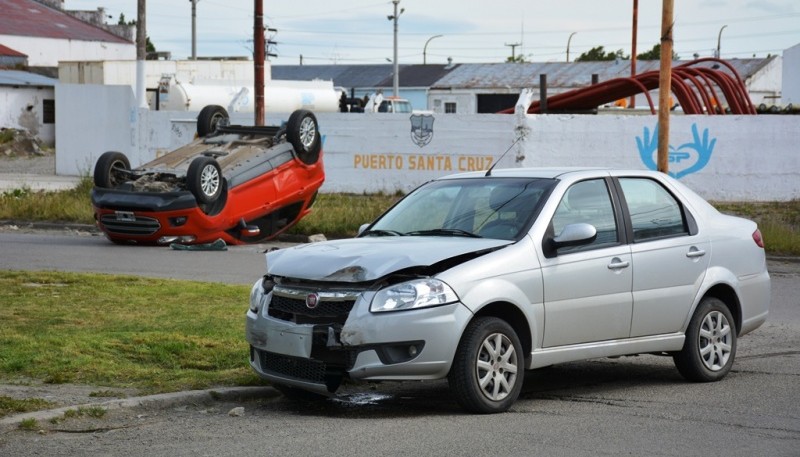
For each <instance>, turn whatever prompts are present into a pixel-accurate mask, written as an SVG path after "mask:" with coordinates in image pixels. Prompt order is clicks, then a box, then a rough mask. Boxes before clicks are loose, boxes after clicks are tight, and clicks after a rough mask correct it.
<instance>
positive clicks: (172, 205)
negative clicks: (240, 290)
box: [92, 188, 236, 244]
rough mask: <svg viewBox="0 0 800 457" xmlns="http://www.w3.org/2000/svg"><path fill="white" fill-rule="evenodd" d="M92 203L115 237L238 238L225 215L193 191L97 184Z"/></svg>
mask: <svg viewBox="0 0 800 457" xmlns="http://www.w3.org/2000/svg"><path fill="white" fill-rule="evenodd" d="M92 206H93V207H94V214H95V220H96V223H97V226H98V228H100V230H102V231H103V233H104V234H105V235H106V237H108V238H109V239H110V240H111V241H114V242H118V243H135V244H169V243H170V242H173V241H184V242H195V243H204V242H210V241H214V240H216V239H218V238H222V239H224V240H225V241H226V242H228V243H234V242H236V240H235V239H233V238H232V237H230V236H229V235H228V234H227V233H226V232H225V228H228V227H227V226H228V225H230V224H226V223H225V221H224V218H222V217H214V216H209V215H207V214H205V213H204V212H203V211H202V210H201V209H200V208H199V207H198V206H197V202H196V200H195V198H194V196H193V195H192V194H191V192H188V191H182V192H161V193H157V192H129V191H123V190H116V189H101V188H94V189H93V190H92Z"/></svg>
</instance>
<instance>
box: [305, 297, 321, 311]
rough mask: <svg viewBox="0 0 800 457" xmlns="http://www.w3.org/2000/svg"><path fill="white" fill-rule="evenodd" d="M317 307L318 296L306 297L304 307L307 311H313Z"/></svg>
mask: <svg viewBox="0 0 800 457" xmlns="http://www.w3.org/2000/svg"><path fill="white" fill-rule="evenodd" d="M317 305H319V294H308V295H306V307H307V308H308V309H314V308H316V307H317Z"/></svg>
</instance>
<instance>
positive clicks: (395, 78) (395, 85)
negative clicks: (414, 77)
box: [386, 0, 405, 97]
mask: <svg viewBox="0 0 800 457" xmlns="http://www.w3.org/2000/svg"><path fill="white" fill-rule="evenodd" d="M392 3H393V4H394V14H392V15H391V16H386V18H387V19H389V20H390V21H394V58H393V59H392V64H393V66H394V71H393V73H394V74H393V75H392V91H393V93H394V96H395V97H397V94H398V92H399V90H400V65H399V64H398V62H397V20H398V19H399V18H400V14H403V11H405V8H400V13H399V14H398V13H397V5H398V4H399V3H400V0H392Z"/></svg>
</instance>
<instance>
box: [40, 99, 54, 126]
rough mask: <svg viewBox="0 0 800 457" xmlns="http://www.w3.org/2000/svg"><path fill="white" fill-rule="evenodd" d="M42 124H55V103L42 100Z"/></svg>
mask: <svg viewBox="0 0 800 457" xmlns="http://www.w3.org/2000/svg"><path fill="white" fill-rule="evenodd" d="M42 123H44V124H55V123H56V101H55V100H44V101H43V102H42Z"/></svg>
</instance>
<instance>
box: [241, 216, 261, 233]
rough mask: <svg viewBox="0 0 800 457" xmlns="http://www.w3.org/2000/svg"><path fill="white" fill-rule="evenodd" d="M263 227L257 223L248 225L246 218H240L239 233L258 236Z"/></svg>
mask: <svg viewBox="0 0 800 457" xmlns="http://www.w3.org/2000/svg"><path fill="white" fill-rule="evenodd" d="M260 233H261V229H260V228H258V226H257V225H247V223H246V222H245V221H244V218H241V219H240V220H239V234H240V235H241V236H258V235H259V234H260Z"/></svg>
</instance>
